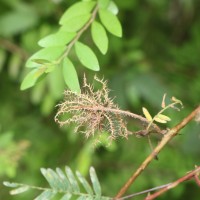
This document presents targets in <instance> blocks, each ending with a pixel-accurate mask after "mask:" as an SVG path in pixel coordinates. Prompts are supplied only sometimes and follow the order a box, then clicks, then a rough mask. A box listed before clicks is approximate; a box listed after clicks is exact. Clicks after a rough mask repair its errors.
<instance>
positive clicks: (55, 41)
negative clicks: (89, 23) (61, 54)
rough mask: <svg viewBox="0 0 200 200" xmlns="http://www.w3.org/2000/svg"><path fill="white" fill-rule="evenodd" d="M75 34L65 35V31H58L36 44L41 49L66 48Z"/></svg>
mask: <svg viewBox="0 0 200 200" xmlns="http://www.w3.org/2000/svg"><path fill="white" fill-rule="evenodd" d="M75 35H76V33H73V32H70V33H66V32H65V31H62V30H60V31H58V32H57V33H54V34H51V35H48V36H46V37H44V38H42V39H41V40H39V42H38V44H39V45H40V46H41V47H50V46H66V44H68V43H69V42H70V41H71V40H72V39H73V38H74V37H75Z"/></svg>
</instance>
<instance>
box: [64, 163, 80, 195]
mask: <svg viewBox="0 0 200 200" xmlns="http://www.w3.org/2000/svg"><path fill="white" fill-rule="evenodd" d="M65 172H66V174H67V177H68V179H69V182H70V183H71V186H72V189H73V191H74V192H80V188H79V186H78V182H77V181H76V178H75V176H74V173H73V172H72V170H71V169H70V168H69V167H68V166H66V167H65Z"/></svg>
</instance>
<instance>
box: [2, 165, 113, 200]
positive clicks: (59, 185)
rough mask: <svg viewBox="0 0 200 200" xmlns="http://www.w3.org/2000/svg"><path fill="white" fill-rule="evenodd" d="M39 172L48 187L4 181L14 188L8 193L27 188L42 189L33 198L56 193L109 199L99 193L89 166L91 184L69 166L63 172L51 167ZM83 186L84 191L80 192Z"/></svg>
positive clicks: (65, 196) (65, 198) (91, 199)
mask: <svg viewBox="0 0 200 200" xmlns="http://www.w3.org/2000/svg"><path fill="white" fill-rule="evenodd" d="M41 173H42V174H43V176H44V177H45V178H46V180H47V182H48V183H49V185H50V188H41V187H36V186H30V185H26V184H21V183H10V182H4V183H3V184H4V185H5V186H7V187H11V188H14V189H12V190H11V192H10V194H12V195H16V194H20V193H23V192H25V191H27V190H29V189H36V190H39V191H42V192H41V193H40V194H39V195H38V196H37V197H36V198H35V199H34V200H51V199H53V198H54V197H55V196H56V195H57V194H61V195H63V196H62V197H61V199H60V200H70V199H71V198H73V199H74V198H76V199H79V200H81V199H84V200H94V199H95V200H109V199H111V198H109V197H103V196H102V193H101V185H100V183H99V180H98V178H97V175H96V172H95V169H94V168H93V167H91V168H90V179H91V183H92V185H91V184H90V183H89V182H88V181H87V180H86V179H85V178H84V177H83V176H82V174H81V173H80V172H78V171H77V172H76V176H75V174H74V172H73V171H72V170H71V168H70V167H68V166H66V167H65V172H64V171H63V170H61V169H60V168H57V169H56V170H55V171H54V170H52V169H49V168H48V169H45V168H42V169H41ZM80 188H83V189H84V191H85V192H82V191H81V189H80Z"/></svg>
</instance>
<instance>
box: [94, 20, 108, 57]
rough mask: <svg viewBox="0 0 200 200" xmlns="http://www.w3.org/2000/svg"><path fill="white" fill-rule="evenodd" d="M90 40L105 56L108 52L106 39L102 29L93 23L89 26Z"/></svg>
mask: <svg viewBox="0 0 200 200" xmlns="http://www.w3.org/2000/svg"><path fill="white" fill-rule="evenodd" d="M91 32H92V39H93V41H94V43H95V44H96V46H97V47H98V48H99V50H100V51H101V53H102V54H106V52H107V50H108V37H107V34H106V31H105V29H104V27H103V26H102V25H101V24H100V23H98V22H97V21H94V22H93V23H92V26H91Z"/></svg>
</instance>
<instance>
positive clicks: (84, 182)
mask: <svg viewBox="0 0 200 200" xmlns="http://www.w3.org/2000/svg"><path fill="white" fill-rule="evenodd" d="M76 175H77V177H78V179H79V181H80V182H81V184H82V186H83V187H84V188H85V190H86V192H87V193H88V194H90V195H93V191H92V188H91V186H90V185H89V183H88V182H87V180H86V179H85V178H84V177H83V176H82V175H81V173H80V172H79V171H77V172H76Z"/></svg>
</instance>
